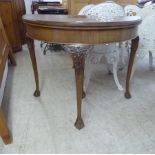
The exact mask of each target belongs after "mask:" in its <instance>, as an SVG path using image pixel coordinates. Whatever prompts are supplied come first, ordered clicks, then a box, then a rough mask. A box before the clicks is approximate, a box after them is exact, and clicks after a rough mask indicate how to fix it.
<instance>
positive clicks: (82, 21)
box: [23, 15, 141, 129]
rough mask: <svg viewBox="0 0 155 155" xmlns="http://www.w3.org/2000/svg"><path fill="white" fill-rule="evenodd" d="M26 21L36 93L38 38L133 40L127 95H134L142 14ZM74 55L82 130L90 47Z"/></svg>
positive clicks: (78, 124) (30, 18)
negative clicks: (100, 19) (102, 19)
mask: <svg viewBox="0 0 155 155" xmlns="http://www.w3.org/2000/svg"><path fill="white" fill-rule="evenodd" d="M23 21H24V23H25V25H26V29H27V44H28V48H29V53H30V57H31V61H32V66H33V70H34V76H35V83H36V90H35V92H34V96H36V97H38V96H40V90H39V77H38V69H37V62H36V56H35V49H34V39H36V40H43V41H46V42H51V43H63V44H79V43H80V44H83V45H88V44H89V45H93V44H103V43H112V42H121V41H126V40H132V46H131V54H130V59H129V66H128V72H127V78H126V92H125V97H126V98H131V95H130V90H129V82H130V77H131V72H132V66H133V63H134V58H135V54H136V51H137V48H138V43H139V37H138V34H137V31H138V25H139V24H140V23H141V18H140V17H136V16H135V17H118V18H115V19H113V20H111V21H108V22H98V21H95V20H92V19H88V18H87V17H86V16H67V15H25V16H23ZM70 54H71V56H72V59H73V64H74V69H75V81H76V92H77V120H76V122H75V126H76V128H78V129H82V128H83V127H84V123H83V120H82V115H81V104H82V92H83V79H84V64H85V56H86V50H85V51H82V52H77V51H72V52H71V53H70ZM71 67H72V66H71Z"/></svg>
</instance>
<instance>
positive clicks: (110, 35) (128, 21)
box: [23, 15, 141, 44]
mask: <svg viewBox="0 0 155 155" xmlns="http://www.w3.org/2000/svg"><path fill="white" fill-rule="evenodd" d="M23 21H24V23H25V25H26V30H27V36H29V37H30V38H33V39H36V40H42V41H46V42H53V43H64V44H103V43H112V42H121V41H126V40H131V39H133V38H136V37H137V36H138V25H139V24H140V23H141V17H138V16H133V17H115V18H113V19H111V20H107V21H102V22H100V21H97V20H95V19H90V18H89V17H87V16H71V15H24V16H23Z"/></svg>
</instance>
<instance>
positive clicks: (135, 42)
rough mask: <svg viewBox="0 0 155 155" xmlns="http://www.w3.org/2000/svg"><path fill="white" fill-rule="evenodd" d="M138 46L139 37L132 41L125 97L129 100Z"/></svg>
mask: <svg viewBox="0 0 155 155" xmlns="http://www.w3.org/2000/svg"><path fill="white" fill-rule="evenodd" d="M138 44H139V37H137V38H135V39H133V40H132V45H131V53H130V58H129V65H128V72H127V78H126V92H125V97H126V98H127V99H130V98H131V94H130V86H129V85H130V78H131V73H132V67H133V64H134V60H135V56H136V51H137V49H138Z"/></svg>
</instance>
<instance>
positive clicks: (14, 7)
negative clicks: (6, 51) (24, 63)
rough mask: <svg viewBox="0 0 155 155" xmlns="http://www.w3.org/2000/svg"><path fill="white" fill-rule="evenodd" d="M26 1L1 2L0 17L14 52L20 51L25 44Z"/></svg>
mask: <svg viewBox="0 0 155 155" xmlns="http://www.w3.org/2000/svg"><path fill="white" fill-rule="evenodd" d="M25 12H26V11H25V3H24V0H0V16H1V18H2V21H3V24H4V28H5V31H6V34H7V37H8V39H9V42H10V45H11V47H12V50H13V52H17V51H20V50H21V49H22V44H24V43H25V28H24V24H23V22H22V15H23V14H25Z"/></svg>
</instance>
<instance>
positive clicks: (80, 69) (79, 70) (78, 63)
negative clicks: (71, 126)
mask: <svg viewBox="0 0 155 155" xmlns="http://www.w3.org/2000/svg"><path fill="white" fill-rule="evenodd" d="M72 59H73V65H74V69H75V80H76V93H77V120H76V122H75V127H76V128H77V129H79V130H80V129H82V128H83V127H84V123H83V120H82V116H81V105H82V95H83V80H84V64H85V55H84V54H82V53H81V54H76V53H75V54H72Z"/></svg>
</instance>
